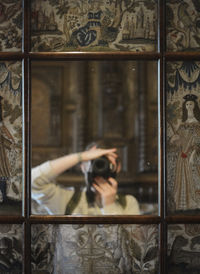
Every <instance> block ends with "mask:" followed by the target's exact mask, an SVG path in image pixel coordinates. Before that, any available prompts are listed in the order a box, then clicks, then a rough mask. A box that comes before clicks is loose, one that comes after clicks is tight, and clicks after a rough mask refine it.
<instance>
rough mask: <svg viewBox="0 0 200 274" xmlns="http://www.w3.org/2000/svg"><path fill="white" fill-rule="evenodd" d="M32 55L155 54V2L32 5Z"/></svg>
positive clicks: (84, 0)
mask: <svg viewBox="0 0 200 274" xmlns="http://www.w3.org/2000/svg"><path fill="white" fill-rule="evenodd" d="M31 35H32V39H31V42H32V51H155V50H156V48H157V1H156V0H145V1H141V0H71V1H65V0H47V1H43V2H42V3H41V1H39V0H34V1H32V12H31Z"/></svg>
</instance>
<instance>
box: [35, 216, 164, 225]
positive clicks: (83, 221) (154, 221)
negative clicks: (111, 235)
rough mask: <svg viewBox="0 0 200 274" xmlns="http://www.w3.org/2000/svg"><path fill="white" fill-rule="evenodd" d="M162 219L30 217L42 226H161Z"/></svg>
mask: <svg viewBox="0 0 200 274" xmlns="http://www.w3.org/2000/svg"><path fill="white" fill-rule="evenodd" d="M160 222H161V218H160V217H158V216H136V215H134V216H131V215H126V216H125V215H123V216H121V215H119V216H116V215H115V216H95V217H89V216H80V217H73V216H64V215H63V216H42V215H32V216H30V223H31V224H36V223H40V224H41V223H42V224H159V223H160Z"/></svg>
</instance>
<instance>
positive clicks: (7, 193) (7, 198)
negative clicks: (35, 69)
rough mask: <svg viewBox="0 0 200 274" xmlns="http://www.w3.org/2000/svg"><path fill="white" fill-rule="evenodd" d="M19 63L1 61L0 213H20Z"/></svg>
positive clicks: (20, 93)
mask: <svg viewBox="0 0 200 274" xmlns="http://www.w3.org/2000/svg"><path fill="white" fill-rule="evenodd" d="M21 202H22V64H21V62H18V61H7V62H6V61H1V62H0V215H15V214H21V211H22V210H21Z"/></svg>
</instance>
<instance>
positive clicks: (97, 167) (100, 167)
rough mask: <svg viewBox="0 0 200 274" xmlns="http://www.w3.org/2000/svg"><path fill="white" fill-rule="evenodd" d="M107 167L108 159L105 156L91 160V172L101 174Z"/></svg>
mask: <svg viewBox="0 0 200 274" xmlns="http://www.w3.org/2000/svg"><path fill="white" fill-rule="evenodd" d="M108 169H109V160H108V159H107V158H103V157H102V158H98V159H95V160H94V162H93V172H95V173H96V174H99V175H101V174H103V173H105V172H107V171H108Z"/></svg>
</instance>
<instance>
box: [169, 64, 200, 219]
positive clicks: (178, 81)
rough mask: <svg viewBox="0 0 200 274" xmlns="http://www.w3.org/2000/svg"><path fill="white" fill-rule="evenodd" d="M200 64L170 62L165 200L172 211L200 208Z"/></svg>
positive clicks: (190, 212) (197, 209)
mask: <svg viewBox="0 0 200 274" xmlns="http://www.w3.org/2000/svg"><path fill="white" fill-rule="evenodd" d="M199 88H200V63H199V62H194V61H192V62H169V63H168V79H167V199H168V211H169V212H171V213H177V212H179V213H180V212H184V214H185V213H186V212H187V214H193V213H194V211H195V212H196V211H199V210H200V96H199V95H200V94H199Z"/></svg>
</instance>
